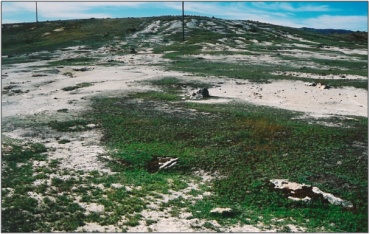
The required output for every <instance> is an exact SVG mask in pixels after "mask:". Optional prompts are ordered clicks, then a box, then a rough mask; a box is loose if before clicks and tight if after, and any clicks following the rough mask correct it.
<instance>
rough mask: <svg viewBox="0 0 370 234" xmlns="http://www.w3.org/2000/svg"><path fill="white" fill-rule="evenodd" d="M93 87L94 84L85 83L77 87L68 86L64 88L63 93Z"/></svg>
mask: <svg viewBox="0 0 370 234" xmlns="http://www.w3.org/2000/svg"><path fill="white" fill-rule="evenodd" d="M92 85H93V84H92V83H88V82H84V83H79V84H77V85H75V86H67V87H64V88H62V90H63V91H72V90H75V89H80V88H86V87H90V86H92Z"/></svg>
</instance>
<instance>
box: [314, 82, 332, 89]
mask: <svg viewBox="0 0 370 234" xmlns="http://www.w3.org/2000/svg"><path fill="white" fill-rule="evenodd" d="M316 87H317V88H319V89H329V86H328V85H326V84H321V83H317V84H316Z"/></svg>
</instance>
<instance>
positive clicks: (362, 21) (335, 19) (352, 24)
mask: <svg viewBox="0 0 370 234" xmlns="http://www.w3.org/2000/svg"><path fill="white" fill-rule="evenodd" d="M302 24H303V26H304V27H312V28H322V29H327V28H332V29H348V30H361V31H367V27H368V17H367V16H332V15H321V16H318V17H315V18H309V19H306V20H303V21H302ZM360 25H361V26H360ZM359 26H360V28H359Z"/></svg>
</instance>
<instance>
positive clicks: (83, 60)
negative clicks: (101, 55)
mask: <svg viewBox="0 0 370 234" xmlns="http://www.w3.org/2000/svg"><path fill="white" fill-rule="evenodd" d="M96 61H97V59H96V58H89V57H79V58H68V59H63V60H57V61H51V62H49V65H50V66H83V65H91V64H93V62H96Z"/></svg>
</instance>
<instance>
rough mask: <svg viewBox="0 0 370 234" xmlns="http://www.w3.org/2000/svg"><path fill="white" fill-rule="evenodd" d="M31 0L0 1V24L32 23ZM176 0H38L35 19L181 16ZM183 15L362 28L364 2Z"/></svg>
mask: <svg viewBox="0 0 370 234" xmlns="http://www.w3.org/2000/svg"><path fill="white" fill-rule="evenodd" d="M35 5H36V4H35V2H30V1H27V2H26V1H24V2H18V1H3V2H2V23H20V22H34V21H35V18H36V17H35V8H36V7H35ZM181 9H182V6H181V1H177V2H176V1H172V2H153V1H152V2H149V1H147V2H144V1H141V2H138V1H130V2H106V1H101V2H96V1H94V2H93V1H90V2H76V1H72V2H58V1H52V2H51V1H49V2H38V19H39V21H46V20H59V19H61V20H64V19H86V18H92V17H95V18H122V17H145V16H160V15H181ZM185 14H188V15H204V16H214V17H218V18H224V19H239V20H256V21H260V22H265V23H271V24H277V25H284V26H291V27H311V28H334V29H349V30H354V31H357V30H360V31H368V2H367V1H362V2H357V1H348V2H333V1H321V2H313V1H299V2H298V1H297V2H292V1H285V2H276V1H275V2H262V1H255V2H232V1H228V2H226V1H225V2H207V1H198V2H185Z"/></svg>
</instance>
